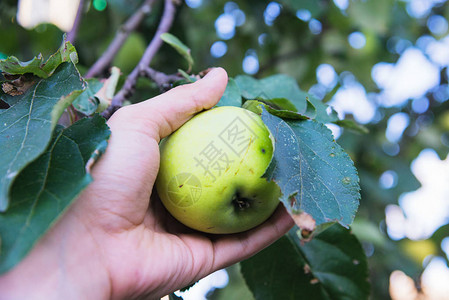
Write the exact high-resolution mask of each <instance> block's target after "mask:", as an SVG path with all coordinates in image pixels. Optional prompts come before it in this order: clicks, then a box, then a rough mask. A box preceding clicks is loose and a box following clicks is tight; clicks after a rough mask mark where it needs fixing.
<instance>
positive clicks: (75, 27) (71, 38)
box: [67, 0, 84, 44]
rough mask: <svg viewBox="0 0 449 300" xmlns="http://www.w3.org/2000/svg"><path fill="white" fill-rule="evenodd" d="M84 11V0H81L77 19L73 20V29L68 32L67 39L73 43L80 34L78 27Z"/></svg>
mask: <svg viewBox="0 0 449 300" xmlns="http://www.w3.org/2000/svg"><path fill="white" fill-rule="evenodd" d="M83 11H84V0H80V3H79V5H78V11H77V12H76V17H75V21H74V22H73V26H72V29H70V31H69V32H68V33H67V40H68V41H69V42H70V43H72V44H74V43H75V39H76V36H77V34H78V28H79V26H80V23H81V18H82V16H83Z"/></svg>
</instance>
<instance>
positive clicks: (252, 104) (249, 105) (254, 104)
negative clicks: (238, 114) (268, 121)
mask: <svg viewBox="0 0 449 300" xmlns="http://www.w3.org/2000/svg"><path fill="white" fill-rule="evenodd" d="M269 101H270V100H266V101H265V100H260V101H259V100H247V101H245V103H244V104H243V108H245V109H247V110H250V111H252V112H254V113H256V114H258V115H261V114H262V106H263V107H264V108H265V109H266V110H267V111H268V112H269V113H270V114H272V115H274V116H277V117H279V118H282V119H293V120H306V119H308V117H306V116H303V115H301V114H300V113H297V112H294V111H290V110H283V109H275V108H272V106H270V104H267V103H269Z"/></svg>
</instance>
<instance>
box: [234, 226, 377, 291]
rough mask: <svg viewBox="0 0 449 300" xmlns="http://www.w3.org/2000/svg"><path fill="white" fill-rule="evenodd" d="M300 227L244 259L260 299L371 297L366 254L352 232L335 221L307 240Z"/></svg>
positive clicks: (246, 273) (250, 284)
mask: <svg viewBox="0 0 449 300" xmlns="http://www.w3.org/2000/svg"><path fill="white" fill-rule="evenodd" d="M296 231H297V230H296V229H292V230H291V231H290V232H289V233H288V234H287V235H285V236H284V237H282V238H281V239H279V240H278V241H277V242H275V243H274V244H273V245H271V246H270V247H268V248H266V249H265V250H262V251H261V252H259V253H258V254H256V255H255V256H253V257H252V258H250V259H247V260H245V261H243V262H241V270H242V274H243V276H244V278H245V280H246V282H247V284H248V287H249V288H250V290H251V291H252V292H253V294H254V297H255V299H256V300H259V299H261V300H265V299H316V300H330V299H332V300H339V299H345V300H347V299H354V300H363V299H368V296H369V290H370V285H369V283H368V266H367V262H366V257H365V254H364V252H363V249H362V247H361V245H360V243H359V242H358V241H357V239H356V237H355V236H354V235H352V234H351V233H350V231H349V230H347V229H345V228H342V227H341V226H338V225H333V226H331V227H330V228H328V229H327V230H325V231H323V232H322V233H320V234H318V235H316V236H315V238H314V239H313V240H311V241H310V242H308V243H305V244H304V243H302V242H301V241H300V240H299V238H298V233H297V232H296Z"/></svg>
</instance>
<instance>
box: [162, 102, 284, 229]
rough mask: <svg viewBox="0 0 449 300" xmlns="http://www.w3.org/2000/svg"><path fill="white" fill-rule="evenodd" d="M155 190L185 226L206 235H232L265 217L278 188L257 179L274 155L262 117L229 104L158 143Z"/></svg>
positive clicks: (276, 198) (203, 114)
mask: <svg viewBox="0 0 449 300" xmlns="http://www.w3.org/2000/svg"><path fill="white" fill-rule="evenodd" d="M160 152H161V161H160V169H159V173H158V178H157V180H156V189H157V192H158V194H159V197H160V198H161V200H162V203H163V204H164V206H165V207H166V209H167V210H168V211H169V212H170V214H171V215H172V216H174V217H175V218H176V219H177V220H178V221H180V222H181V223H183V224H184V225H186V226H188V227H190V228H193V229H196V230H199V231H203V232H207V233H220V234H228V233H236V232H242V231H246V230H248V229H250V228H253V227H255V226H257V225H259V224H261V223H263V222H264V221H265V220H266V219H268V218H269V217H270V216H271V215H272V213H273V212H274V210H275V209H276V207H277V206H278V204H279V196H280V190H279V188H278V186H277V185H276V184H275V183H274V182H269V181H267V180H266V179H265V178H262V177H261V176H262V175H263V174H264V173H265V170H266V168H267V167H268V165H269V163H270V161H271V157H272V154H273V144H272V141H271V138H270V136H269V131H268V129H267V128H266V127H265V124H264V123H263V122H262V120H261V118H260V117H259V116H258V115H257V114H255V113H253V112H251V111H249V110H246V109H243V108H239V107H232V106H223V107H217V108H213V109H210V110H207V111H204V112H201V113H199V114H198V115H196V116H194V117H193V118H192V119H191V120H189V121H188V122H187V123H185V124H184V125H183V126H182V127H181V128H179V129H178V130H177V131H175V132H174V133H173V134H171V135H170V136H169V137H167V138H166V139H164V140H163V141H162V142H161V144H160Z"/></svg>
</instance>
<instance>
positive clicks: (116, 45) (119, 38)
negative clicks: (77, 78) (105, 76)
mask: <svg viewBox="0 0 449 300" xmlns="http://www.w3.org/2000/svg"><path fill="white" fill-rule="evenodd" d="M154 1H155V0H146V1H145V2H144V3H143V4H142V5H141V6H140V7H139V9H137V10H136V12H135V13H134V14H133V15H132V16H131V17H130V18H129V19H128V20H127V21H126V22H125V24H123V25H122V26H121V27H120V29H119V30H118V31H117V33H116V35H115V37H114V39H113V40H112V42H111V43H110V44H109V46H108V49H106V51H105V52H104V53H103V54H102V55H101V57H100V58H99V59H98V60H97V61H96V62H95V63H94V64H93V65H92V67H91V68H90V69H89V71H87V73H86V75H85V77H86V78H90V77H94V76H97V75H99V74H101V73H102V72H103V71H104V70H105V69H106V68H107V67H108V66H109V65H110V63H111V62H112V60H113V59H114V57H115V56H116V55H117V53H118V51H119V50H120V49H121V48H122V46H123V44H124V43H125V41H126V39H127V38H128V36H129V35H130V34H131V32H133V31H134V30H136V28H137V27H138V26H139V25H140V23H142V21H143V19H144V18H145V16H146V15H148V14H149V13H150V11H151V5H152V4H153V2H154Z"/></svg>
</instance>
